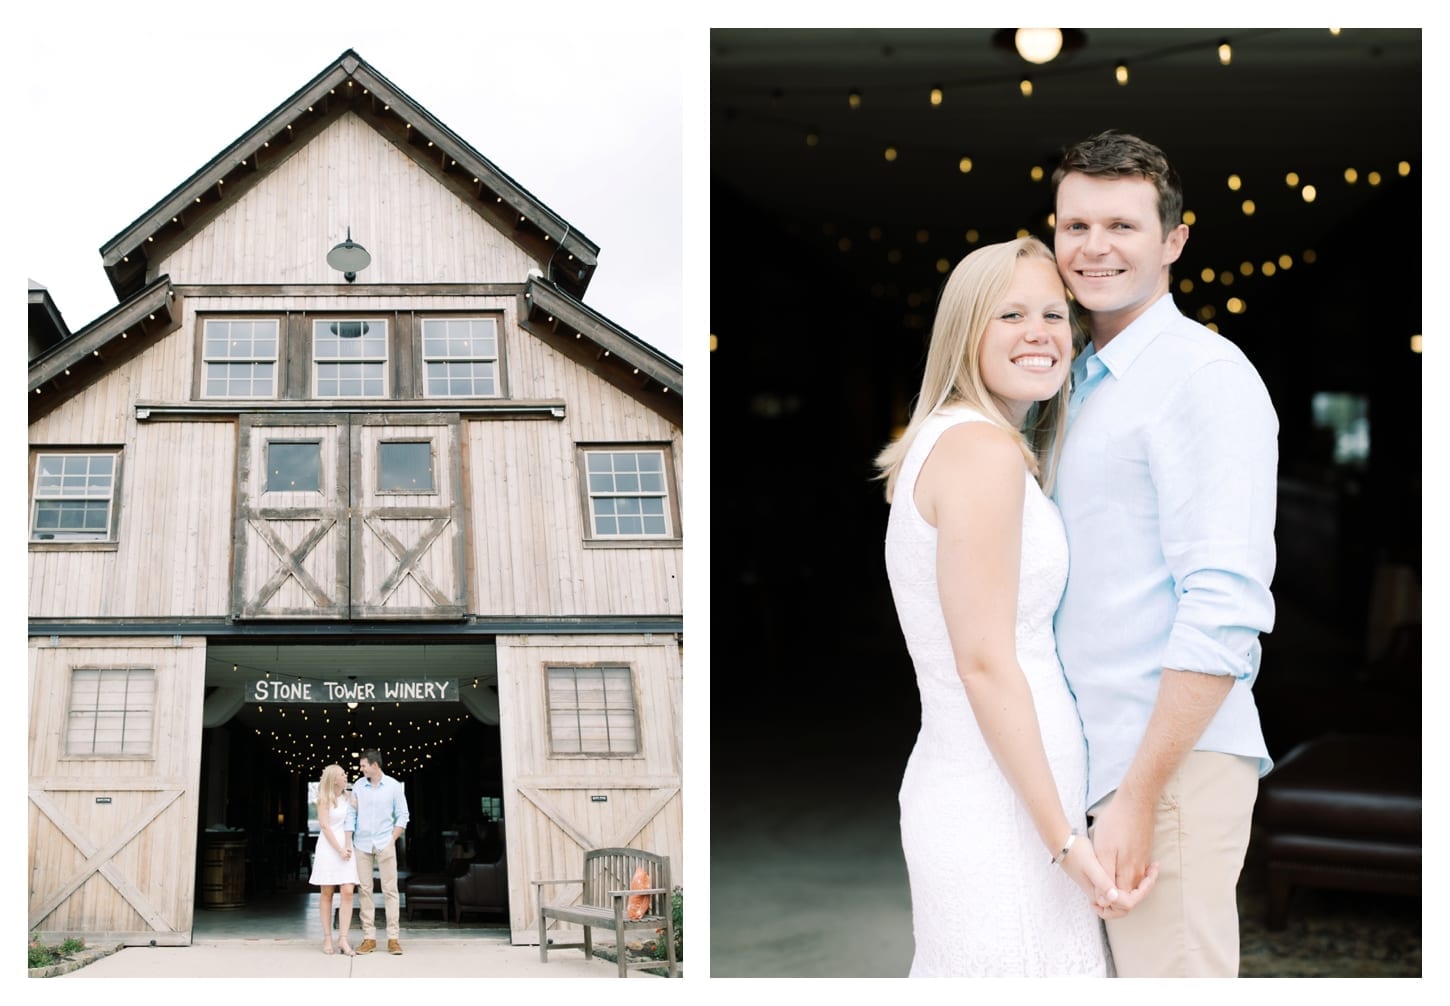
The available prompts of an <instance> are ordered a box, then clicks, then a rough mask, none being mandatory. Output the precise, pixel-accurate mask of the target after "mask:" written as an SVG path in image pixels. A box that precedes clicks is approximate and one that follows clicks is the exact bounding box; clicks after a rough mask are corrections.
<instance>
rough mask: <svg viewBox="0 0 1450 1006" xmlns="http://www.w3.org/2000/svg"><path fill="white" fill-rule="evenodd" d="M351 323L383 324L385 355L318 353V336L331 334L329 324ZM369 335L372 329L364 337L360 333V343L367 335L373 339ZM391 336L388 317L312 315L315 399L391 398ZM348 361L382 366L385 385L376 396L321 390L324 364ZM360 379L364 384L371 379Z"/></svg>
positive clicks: (335, 365) (349, 362)
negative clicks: (389, 369)
mask: <svg viewBox="0 0 1450 1006" xmlns="http://www.w3.org/2000/svg"><path fill="white" fill-rule="evenodd" d="M352 324H362V325H368V326H373V325H378V326H381V327H382V345H383V352H382V355H381V356H363V355H361V354H359V355H358V356H355V357H354V356H319V355H318V352H317V339H318V336H319V335H320V334H326V335H330V334H331V333H329V332H328V327H329V326H332V325H352ZM370 337H372V333H370V332H369V333H366V334H364V335H362V336H359V337H358V338H359V340H360V341H359V345H360V346H361V340H363V339H367V338H370ZM391 337H392V333H391V332H390V331H389V330H388V320H387V319H386V318H378V317H362V316H359V317H351V318H337V317H327V318H313V319H312V397H313V398H315V399H319V400H322V401H332V400H334V399H360V398H366V399H370V400H377V399H385V398H388V397H389V395H390V394H391V393H392V389H391V388H390V387H389V381H388V362H389V359H390V357H389V353H390V352H391V348H390V341H389V340H390V339H391ZM337 338H339V339H342V337H341V336H338V337H337ZM347 364H358V365H359V366H363V367H366V366H368V365H370V364H380V365H381V368H382V378H383V388H382V391H381V392H379V393H378V394H376V395H367V394H358V395H342V394H338V395H324V394H323V393H322V389H321V384H322V380H323V378H322V368H323V367H324V366H329V367H341V366H344V365H347ZM359 379H360V380H361V381H363V382H364V383H366V382H367V381H368V380H369V378H367V377H361V378H359ZM329 380H335V381H337V382H339V383H341V382H342V381H344V380H349V378H343V377H336V378H329Z"/></svg>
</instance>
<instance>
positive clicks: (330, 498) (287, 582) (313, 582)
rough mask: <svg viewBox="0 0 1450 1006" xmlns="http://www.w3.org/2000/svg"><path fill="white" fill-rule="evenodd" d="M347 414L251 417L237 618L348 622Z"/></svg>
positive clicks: (244, 436)
mask: <svg viewBox="0 0 1450 1006" xmlns="http://www.w3.org/2000/svg"><path fill="white" fill-rule="evenodd" d="M347 433H348V422H347V417H346V416H336V415H333V416H296V415H292V416H288V415H268V416H245V415H244V416H242V417H241V420H240V439H241V443H240V445H239V449H238V451H237V521H236V536H235V540H234V543H233V544H234V549H235V552H236V555H235V564H234V567H233V570H234V571H233V582H232V617H234V618H248V619H250V618H346V617H347V614H348V602H349V598H348V530H349V529H348V503H349V500H348V493H349V486H348V452H347Z"/></svg>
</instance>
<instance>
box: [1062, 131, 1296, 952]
mask: <svg viewBox="0 0 1450 1006" xmlns="http://www.w3.org/2000/svg"><path fill="white" fill-rule="evenodd" d="M1053 185H1054V188H1055V191H1056V199H1057V223H1056V237H1055V246H1056V252H1057V260H1058V268H1059V270H1060V271H1061V272H1062V276H1063V280H1064V282H1066V284H1067V286H1068V288H1069V289H1070V290H1071V291H1072V295H1073V298H1074V300H1075V301H1076V303H1077V305H1078V307H1079V308H1081V309H1082V313H1083V315H1084V317H1085V321H1086V325H1087V328H1088V334H1089V336H1090V338H1091V344H1090V345H1088V346H1086V347H1085V348H1084V350H1083V352H1082V353H1081V354H1079V356H1078V358H1077V359H1076V360H1075V361H1074V362H1073V369H1072V380H1073V391H1072V399H1071V403H1070V406H1069V413H1068V414H1069V426H1068V434H1067V440H1066V443H1065V445H1064V448H1063V455H1062V461H1061V464H1060V466H1059V469H1058V474H1057V486H1056V489H1055V491H1054V496H1055V498H1056V500H1057V502H1058V506H1059V507H1060V509H1061V511H1062V517H1063V524H1064V526H1065V528H1066V530H1067V538H1068V545H1069V548H1070V551H1071V555H1072V562H1071V568H1070V570H1069V574H1068V582H1067V588H1066V590H1065V592H1064V595H1063V598H1062V602H1061V605H1060V607H1059V608H1058V611H1057V617H1056V620H1055V623H1054V627H1055V629H1056V633H1057V644H1058V652H1059V654H1060V655H1061V657H1062V663H1063V668H1064V670H1065V672H1066V674H1067V678H1068V682H1069V684H1070V685H1071V686H1072V690H1073V693H1074V695H1076V697H1077V701H1078V709H1079V712H1080V714H1081V716H1082V721H1083V729H1084V732H1085V733H1086V735H1087V743H1088V796H1087V805H1088V808H1089V810H1088V819H1089V824H1090V827H1089V835H1091V836H1092V840H1093V846H1094V848H1095V850H1096V851H1097V854H1098V858H1099V860H1100V861H1101V862H1102V864H1103V867H1104V868H1105V869H1106V870H1107V871H1108V873H1109V874H1112V875H1113V876H1114V877H1115V880H1116V883H1117V886H1118V887H1119V888H1121V889H1123V890H1131V889H1133V888H1135V887H1136V886H1137V885H1138V882H1139V880H1140V879H1141V878H1142V876H1143V873H1144V871H1145V870H1146V869H1147V867H1148V866H1149V864H1150V862H1157V863H1158V864H1159V873H1158V881H1157V887H1156V890H1154V892H1153V893H1152V894H1151V895H1149V896H1148V897H1147V898H1146V899H1145V900H1144V901H1143V902H1142V903H1141V904H1140V905H1138V906H1137V907H1136V908H1135V909H1134V910H1133V911H1132V913H1131V914H1127V915H1121V914H1120V913H1117V912H1114V911H1111V910H1110V913H1109V916H1108V919H1107V930H1108V942H1109V944H1110V946H1111V947H1112V951H1113V958H1114V961H1115V963H1116V966H1117V970H1118V974H1119V975H1121V976H1125V977H1135V976H1174V975H1181V976H1234V975H1237V973H1238V955H1239V941H1238V936H1239V931H1238V910H1237V903H1236V899H1235V890H1236V887H1237V884H1238V877H1239V873H1240V871H1241V870H1242V868H1243V860H1244V854H1245V852H1246V851H1247V848H1248V840H1249V824H1250V818H1251V816H1252V813H1253V806H1254V800H1255V798H1256V797H1257V795H1258V780H1259V777H1260V776H1262V775H1263V774H1264V773H1265V772H1267V771H1268V770H1269V767H1270V764H1271V763H1270V760H1269V756H1268V750H1267V748H1266V747H1265V745H1264V738H1263V733H1262V731H1261V729H1260V726H1259V716H1258V710H1257V709H1256V708H1255V706H1254V700H1253V693H1252V692H1251V691H1250V689H1251V687H1252V685H1253V682H1254V678H1255V677H1256V676H1257V674H1258V670H1259V640H1258V636H1259V633H1260V632H1267V631H1269V630H1270V629H1271V628H1272V627H1273V619H1274V602H1273V598H1272V597H1271V596H1270V594H1269V581H1270V579H1271V577H1272V575H1273V570H1274V539H1273V530H1274V505H1275V496H1276V474H1275V469H1276V467H1277V464H1278V426H1279V424H1278V418H1277V417H1276V416H1275V414H1274V409H1273V406H1272V405H1271V404H1270V402H1269V395H1268V392H1267V391H1266V390H1265V388H1264V384H1263V382H1262V381H1261V380H1260V378H1259V375H1258V373H1257V372H1256V371H1255V370H1254V368H1253V365H1252V364H1250V363H1249V361H1248V359H1247V358H1245V356H1244V355H1243V353H1241V352H1240V351H1239V350H1238V349H1237V348H1236V347H1235V346H1234V345H1233V344H1232V343H1230V342H1229V341H1228V340H1226V339H1224V338H1222V337H1220V336H1218V335H1216V334H1215V333H1213V332H1211V331H1209V330H1208V329H1206V328H1204V327H1203V326H1202V325H1199V324H1197V323H1195V322H1193V321H1190V320H1189V319H1187V318H1185V317H1183V315H1181V314H1179V312H1178V310H1177V308H1175V307H1174V305H1173V299H1172V297H1171V296H1170V295H1169V292H1168V291H1169V282H1170V280H1169V267H1170V266H1171V265H1172V264H1173V263H1174V262H1175V261H1177V259H1178V257H1179V255H1180V254H1182V252H1183V246H1184V243H1185V242H1186V241H1187V240H1188V228H1187V227H1186V226H1185V225H1184V224H1183V223H1182V222H1181V220H1182V212H1183V193H1182V189H1181V187H1180V184H1179V181H1178V175H1177V172H1176V171H1175V170H1174V169H1173V167H1172V166H1171V165H1170V164H1169V163H1168V160H1167V158H1166V157H1164V155H1163V152H1162V151H1161V150H1159V149H1158V148H1157V147H1155V146H1153V145H1152V144H1150V143H1147V142H1145V141H1143V140H1141V139H1139V138H1137V137H1135V136H1130V135H1126V134H1123V133H1117V132H1112V131H1110V132H1106V133H1101V134H1098V135H1096V136H1093V137H1091V138H1089V139H1087V140H1084V141H1082V142H1081V143H1078V144H1077V145H1075V146H1074V147H1072V148H1071V149H1069V150H1068V151H1067V153H1066V154H1065V155H1064V157H1063V160H1062V163H1061V165H1060V166H1059V167H1058V169H1057V171H1056V172H1055V173H1054V175H1053Z"/></svg>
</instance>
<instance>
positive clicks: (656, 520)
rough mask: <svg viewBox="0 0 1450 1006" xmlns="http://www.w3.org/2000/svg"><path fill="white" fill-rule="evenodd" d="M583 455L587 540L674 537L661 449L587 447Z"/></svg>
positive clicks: (673, 517)
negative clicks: (588, 538)
mask: <svg viewBox="0 0 1450 1006" xmlns="http://www.w3.org/2000/svg"><path fill="white" fill-rule="evenodd" d="M582 453H583V460H582V464H583V468H584V480H585V505H586V507H587V515H588V530H587V534H588V536H589V537H590V538H592V539H595V540H605V539H621V538H674V537H678V536H679V531H678V524H677V521H678V517H677V511H676V509H675V506H674V502H673V500H672V499H671V492H670V482H671V481H672V478H673V474H672V472H671V469H670V464H669V460H668V458H667V457H666V452H665V450H664V448H662V447H653V446H650V447H644V446H640V447H633V446H631V447H627V448H626V447H613V448H587V449H585V450H584V451H583V452H582Z"/></svg>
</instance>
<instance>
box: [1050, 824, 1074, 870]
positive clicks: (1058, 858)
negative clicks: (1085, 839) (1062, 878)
mask: <svg viewBox="0 0 1450 1006" xmlns="http://www.w3.org/2000/svg"><path fill="white" fill-rule="evenodd" d="M1076 841H1077V829H1076V828H1074V829H1072V834H1071V835H1068V836H1067V841H1066V842H1063V843H1062V851H1061V852H1059V853H1058V854H1057V855H1056V856H1053V857H1052V865H1053V866H1057V865H1058V864H1059V863H1061V862H1062V861H1063V860H1064V859H1066V858H1067V851H1068V850H1069V849H1071V848H1072V843H1074V842H1076Z"/></svg>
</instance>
